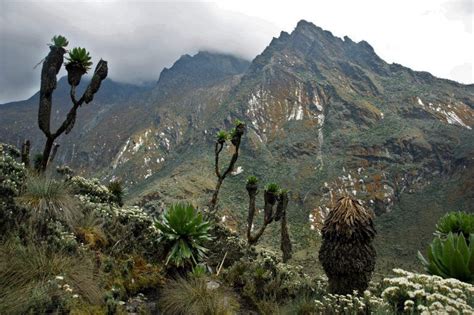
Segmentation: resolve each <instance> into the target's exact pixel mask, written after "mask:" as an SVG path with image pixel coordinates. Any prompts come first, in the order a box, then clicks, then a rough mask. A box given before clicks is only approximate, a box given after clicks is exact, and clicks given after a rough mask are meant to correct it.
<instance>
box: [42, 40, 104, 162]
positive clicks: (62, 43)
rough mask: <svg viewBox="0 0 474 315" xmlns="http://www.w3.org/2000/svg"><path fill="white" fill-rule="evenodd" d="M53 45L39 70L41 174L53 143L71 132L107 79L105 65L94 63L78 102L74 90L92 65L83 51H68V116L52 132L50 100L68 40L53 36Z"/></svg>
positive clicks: (80, 49) (78, 49) (79, 49)
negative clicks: (43, 140) (42, 140)
mask: <svg viewBox="0 0 474 315" xmlns="http://www.w3.org/2000/svg"><path fill="white" fill-rule="evenodd" d="M52 42H53V43H52V45H50V50H49V53H48V55H47V56H46V58H45V59H44V62H43V67H42V70H41V88H40V101H39V110H38V125H39V128H40V129H41V131H42V132H43V133H44V135H45V136H46V143H45V146H44V149H43V155H42V157H41V165H40V171H45V170H46V167H47V166H48V162H49V161H50V160H52V157H53V156H54V153H53V154H51V152H52V151H53V152H55V150H56V149H57V146H56V147H55V149H54V150H53V147H54V142H55V140H56V139H57V138H58V137H59V136H60V135H62V134H63V133H66V134H68V133H69V132H71V130H72V128H73V127H74V123H75V122H76V115H77V110H78V108H79V107H81V106H82V105H83V104H84V103H86V104H88V103H90V102H92V100H93V99H94V95H95V93H97V91H98V90H99V88H100V84H101V83H102V81H103V80H104V79H105V78H106V77H107V72H108V68H107V61H104V60H102V59H101V60H100V61H99V62H98V63H97V66H96V68H95V71H94V74H93V76H92V79H91V81H90V83H89V85H88V86H87V88H86V90H85V92H84V94H83V95H82V96H81V97H80V98H79V99H77V97H76V87H77V86H78V85H79V83H80V81H81V78H82V76H83V75H84V74H86V73H87V71H88V70H89V69H90V67H91V65H92V62H91V57H90V55H89V53H88V52H87V51H86V49H85V48H80V47H77V48H73V49H72V50H70V51H69V54H68V57H67V58H66V59H67V62H66V64H65V66H66V71H67V73H68V83H69V85H70V86H71V89H70V97H71V101H72V106H71V108H70V109H69V112H68V114H67V116H66V118H65V119H64V121H63V122H62V123H61V125H60V126H59V128H58V129H57V130H56V131H52V130H51V108H52V96H53V92H54V90H55V89H56V86H57V78H56V76H57V74H58V73H59V70H61V66H62V65H63V63H64V55H65V54H66V52H67V51H66V48H65V47H66V46H67V45H68V44H69V42H68V41H67V39H66V38H65V37H63V36H60V35H59V36H55V37H53V39H52Z"/></svg>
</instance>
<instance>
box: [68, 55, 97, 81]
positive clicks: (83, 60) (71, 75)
mask: <svg viewBox="0 0 474 315" xmlns="http://www.w3.org/2000/svg"><path fill="white" fill-rule="evenodd" d="M66 60H67V63H66V70H67V79H68V82H69V84H70V85H73V86H78V85H79V83H80V82H81V77H82V76H83V75H84V74H86V73H87V71H88V70H89V69H90V68H91V66H92V61H91V56H90V54H89V52H88V51H87V50H86V49H85V48H81V47H75V48H73V49H71V50H70V51H69V56H68V57H66Z"/></svg>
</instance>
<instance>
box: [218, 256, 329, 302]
mask: <svg viewBox="0 0 474 315" xmlns="http://www.w3.org/2000/svg"><path fill="white" fill-rule="evenodd" d="M223 278H224V280H225V281H226V283H227V284H229V286H232V287H234V288H236V289H238V290H239V292H240V295H241V296H242V297H243V298H245V299H246V300H247V301H248V302H249V303H251V304H252V305H253V306H254V307H260V306H262V305H265V301H267V302H269V301H278V302H279V303H284V302H287V301H288V300H290V299H294V298H296V297H298V296H303V295H309V294H311V295H319V294H320V293H321V292H322V291H324V289H323V284H322V281H320V280H318V279H316V278H312V277H309V276H308V275H306V274H305V273H304V272H303V268H302V267H301V266H293V265H289V264H285V263H281V262H278V260H277V258H276V257H275V255H274V254H272V253H270V252H268V251H263V250H262V251H261V252H259V253H258V254H257V255H256V256H255V257H252V258H250V257H244V258H241V259H240V260H239V261H236V262H235V263H234V264H233V265H232V266H231V267H230V268H227V269H225V270H224V272H223ZM261 303H263V304H261ZM259 305H260V306H259Z"/></svg>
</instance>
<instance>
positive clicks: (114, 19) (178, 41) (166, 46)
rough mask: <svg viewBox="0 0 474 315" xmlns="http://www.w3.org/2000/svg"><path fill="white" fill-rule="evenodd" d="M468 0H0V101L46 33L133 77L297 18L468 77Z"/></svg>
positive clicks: (234, 46)
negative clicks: (101, 59)
mask: <svg viewBox="0 0 474 315" xmlns="http://www.w3.org/2000/svg"><path fill="white" fill-rule="evenodd" d="M473 2H474V1H473V0H417V1H415V0H387V1H380V0H373V1H370V0H357V1H354V0H346V1H342V0H326V1H318V0H310V1H298V0H291V1H288V0H287V1H280V2H279V1H275V0H273V1H257V0H253V1H246V0H239V1H225V0H222V1H211V2H202V1H199V2H198V1H192V2H189V1H188V2H178V1H168V2H162V1H150V0H148V1H143V0H142V1H139V0H137V1H125V0H123V1H122V0H103V1H78V0H69V1H64V0H63V1H46V0H45V1H40V0H36V1H32V0H28V1H22V0H0V103H5V102H8V101H12V100H20V99H25V98H28V97H29V96H31V95H32V94H33V93H34V92H36V91H37V90H38V88H39V77H40V71H41V67H37V68H36V69H33V67H34V66H35V65H36V64H37V63H38V62H39V61H41V59H42V58H43V57H44V56H46V54H47V53H48V47H47V45H46V44H47V43H48V42H49V41H50V39H51V37H52V36H53V35H55V34H62V35H64V36H66V37H67V38H68V39H69V42H70V45H69V47H70V48H71V47H75V46H81V47H86V48H87V49H89V50H90V51H91V55H92V57H93V61H94V62H97V60H98V59H99V58H103V59H105V60H107V61H109V70H110V71H109V77H110V78H112V79H114V80H117V81H122V82H129V83H140V82H144V81H150V80H152V81H156V80H157V79H158V77H159V73H160V71H161V70H162V69H163V67H170V66H171V65H172V64H173V62H174V61H175V60H176V59H177V58H179V57H180V56H181V55H183V54H186V53H188V54H194V53H196V52H197V51H199V50H210V51H217V52H224V53H231V54H235V55H238V56H241V57H244V58H247V59H249V60H251V59H252V58H254V57H255V56H256V55H258V54H259V53H260V52H261V51H262V50H263V49H264V48H265V47H266V46H267V45H268V44H269V43H270V41H271V39H272V37H276V36H278V35H279V33H280V31H282V30H284V31H287V32H291V31H292V30H293V29H294V27H295V26H296V23H297V22H298V21H299V20H300V19H306V20H308V21H310V22H313V23H314V24H316V25H318V26H321V27H322V28H324V29H327V30H329V31H331V32H332V33H333V34H334V35H336V36H339V37H342V36H344V35H347V36H349V37H350V38H351V39H352V40H354V41H360V40H366V41H368V42H369V43H370V44H371V45H372V46H373V47H374V49H375V51H376V53H378V54H379V56H381V57H382V58H383V59H384V60H386V61H387V62H390V63H391V62H396V63H400V64H402V65H405V66H408V67H410V68H412V69H415V70H424V71H429V72H431V73H432V74H434V75H435V76H438V77H442V78H448V79H452V80H456V81H459V82H462V83H473V82H474V79H473V62H474V61H473V56H474V37H473V30H472V26H473V19H474V12H473Z"/></svg>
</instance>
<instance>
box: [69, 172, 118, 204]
mask: <svg viewBox="0 0 474 315" xmlns="http://www.w3.org/2000/svg"><path fill="white" fill-rule="evenodd" d="M70 183H71V184H72V186H73V187H74V190H75V191H76V193H78V194H80V195H83V196H86V197H88V198H89V200H90V201H91V202H95V203H101V202H104V203H105V202H108V201H110V200H111V198H112V194H111V193H110V191H109V189H108V188H107V187H106V186H105V185H102V184H101V183H100V181H99V180H98V179H97V178H92V179H87V178H84V177H81V176H73V177H71V179H70Z"/></svg>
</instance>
